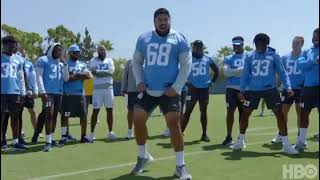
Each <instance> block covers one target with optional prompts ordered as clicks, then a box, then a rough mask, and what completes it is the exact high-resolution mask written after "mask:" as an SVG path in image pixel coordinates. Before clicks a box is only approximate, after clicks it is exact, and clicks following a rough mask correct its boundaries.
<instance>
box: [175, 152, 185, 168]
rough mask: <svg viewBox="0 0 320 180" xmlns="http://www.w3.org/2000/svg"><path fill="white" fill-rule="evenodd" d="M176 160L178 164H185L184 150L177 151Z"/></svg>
mask: <svg viewBox="0 0 320 180" xmlns="http://www.w3.org/2000/svg"><path fill="white" fill-rule="evenodd" d="M176 161H177V166H182V165H184V164H185V162H184V151H180V152H176Z"/></svg>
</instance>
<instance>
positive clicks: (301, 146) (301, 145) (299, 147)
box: [292, 140, 308, 151]
mask: <svg viewBox="0 0 320 180" xmlns="http://www.w3.org/2000/svg"><path fill="white" fill-rule="evenodd" d="M292 148H294V149H295V150H297V151H302V150H304V149H308V144H307V143H303V142H301V141H299V140H298V142H297V143H296V144H294V145H292Z"/></svg>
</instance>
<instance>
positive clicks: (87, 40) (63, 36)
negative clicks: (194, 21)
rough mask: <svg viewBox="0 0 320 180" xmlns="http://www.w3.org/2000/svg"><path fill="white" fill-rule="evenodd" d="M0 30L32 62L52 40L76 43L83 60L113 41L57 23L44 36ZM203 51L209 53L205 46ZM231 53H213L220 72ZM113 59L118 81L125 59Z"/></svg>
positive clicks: (6, 28) (226, 50) (110, 46)
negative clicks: (13, 39) (94, 36)
mask: <svg viewBox="0 0 320 180" xmlns="http://www.w3.org/2000/svg"><path fill="white" fill-rule="evenodd" d="M1 32H2V34H4V35H12V36H14V37H15V38H17V40H18V42H19V52H20V53H22V54H23V55H24V56H25V57H26V58H28V59H29V60H30V61H31V62H33V63H34V62H35V61H36V59H37V58H38V57H40V56H42V55H44V53H45V51H46V49H47V47H48V46H49V44H51V43H53V42H58V43H60V44H61V45H62V46H63V47H64V48H68V47H70V46H71V45H72V44H77V45H78V46H79V47H80V49H81V60H83V61H89V60H90V59H92V58H93V55H94V53H95V52H96V50H97V47H98V46H99V45H103V46H105V47H106V49H107V50H108V51H112V50H113V49H114V47H113V43H112V42H111V41H109V40H106V39H101V40H99V41H97V42H94V41H93V40H92V39H91V35H90V32H89V30H88V28H85V29H84V34H81V33H80V32H77V33H74V32H73V31H71V30H69V29H68V28H67V27H65V26H64V25H58V26H57V27H54V28H49V29H48V30H47V35H46V36H45V37H42V36H41V35H40V34H39V33H36V32H25V31H23V30H20V29H18V28H16V27H13V26H9V25H7V24H1ZM1 49H2V44H1ZM244 49H245V50H246V51H250V50H252V48H251V47H250V46H245V47H244ZM205 53H206V54H208V53H209V52H208V50H207V48H206V51H205ZM231 53H232V47H229V46H223V47H221V48H220V49H219V50H218V51H217V52H216V53H215V55H214V60H215V62H216V63H217V65H218V66H219V68H220V70H221V71H220V72H222V66H223V60H224V58H225V57H226V56H228V55H230V54H231ZM114 60H115V61H114V62H115V73H114V80H115V81H120V80H121V73H122V68H123V65H124V63H125V62H126V59H124V58H118V59H114ZM219 79H224V77H223V74H222V73H221V74H220V78H219Z"/></svg>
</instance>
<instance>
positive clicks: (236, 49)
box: [222, 36, 244, 146]
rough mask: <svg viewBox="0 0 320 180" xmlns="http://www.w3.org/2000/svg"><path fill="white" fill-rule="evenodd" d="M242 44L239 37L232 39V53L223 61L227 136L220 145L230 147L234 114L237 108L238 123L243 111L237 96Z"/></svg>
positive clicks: (241, 67)
mask: <svg viewBox="0 0 320 180" xmlns="http://www.w3.org/2000/svg"><path fill="white" fill-rule="evenodd" d="M243 42H244V39H243V37H241V36H236V37H234V38H232V47H233V53H232V54H231V55H229V56H227V57H226V58H225V60H224V65H223V73H224V75H225V76H226V77H227V79H228V80H227V85H226V104H227V116H226V122H227V123H226V124H227V136H226V138H225V140H224V141H223V142H222V145H225V146H230V145H231V144H232V126H233V122H234V112H235V110H236V108H238V112H239V122H240V118H241V114H242V111H243V108H242V103H241V102H240V100H239V98H238V95H239V93H240V77H241V75H242V70H243V59H242V57H243V51H244V50H243Z"/></svg>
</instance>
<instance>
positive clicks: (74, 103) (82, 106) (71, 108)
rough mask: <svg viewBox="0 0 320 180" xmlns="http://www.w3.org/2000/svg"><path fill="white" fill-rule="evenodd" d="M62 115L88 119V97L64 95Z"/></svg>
mask: <svg viewBox="0 0 320 180" xmlns="http://www.w3.org/2000/svg"><path fill="white" fill-rule="evenodd" d="M61 116H64V117H80V118H84V119H86V117H87V112H86V99H85V96H83V95H66V94H64V95H63V96H62V108H61Z"/></svg>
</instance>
